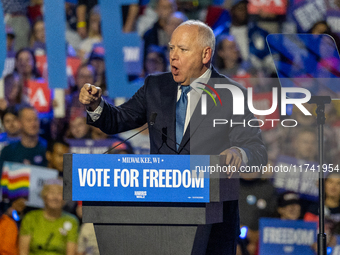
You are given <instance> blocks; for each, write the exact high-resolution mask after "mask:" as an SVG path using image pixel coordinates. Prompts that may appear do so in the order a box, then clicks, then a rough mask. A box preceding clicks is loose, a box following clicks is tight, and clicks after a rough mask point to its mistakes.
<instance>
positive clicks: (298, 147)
mask: <svg viewBox="0 0 340 255" xmlns="http://www.w3.org/2000/svg"><path fill="white" fill-rule="evenodd" d="M293 151H294V153H293V155H292V156H294V157H295V158H297V159H302V160H307V161H314V162H316V161H317V152H318V151H317V136H316V132H315V130H314V129H313V128H311V127H309V128H308V127H305V128H301V129H300V130H299V131H298V132H297V133H296V135H294V137H293Z"/></svg>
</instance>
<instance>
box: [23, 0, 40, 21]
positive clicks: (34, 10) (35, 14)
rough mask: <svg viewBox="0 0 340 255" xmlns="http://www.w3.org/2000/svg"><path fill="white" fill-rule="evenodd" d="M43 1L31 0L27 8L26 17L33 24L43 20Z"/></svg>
mask: <svg viewBox="0 0 340 255" xmlns="http://www.w3.org/2000/svg"><path fill="white" fill-rule="evenodd" d="M43 9H44V0H31V1H30V6H28V10H27V16H28V18H29V20H30V22H31V24H33V23H34V22H36V21H37V20H39V19H42V18H43V14H44V10H43Z"/></svg>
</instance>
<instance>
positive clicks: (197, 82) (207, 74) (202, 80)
mask: <svg viewBox="0 0 340 255" xmlns="http://www.w3.org/2000/svg"><path fill="white" fill-rule="evenodd" d="M210 77H211V68H208V69H207V70H206V71H205V72H204V73H203V74H202V75H201V76H200V77H198V78H197V79H195V80H194V81H193V82H192V83H190V86H191V87H192V89H193V90H194V91H196V92H199V93H201V92H202V90H200V89H198V87H199V88H202V87H203V88H204V87H205V86H204V85H203V84H201V83H207V82H208V80H209V79H210ZM180 87H181V84H178V89H180Z"/></svg>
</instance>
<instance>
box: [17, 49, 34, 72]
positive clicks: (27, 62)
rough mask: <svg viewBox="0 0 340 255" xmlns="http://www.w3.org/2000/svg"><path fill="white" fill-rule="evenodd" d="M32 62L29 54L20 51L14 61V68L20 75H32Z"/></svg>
mask: <svg viewBox="0 0 340 255" xmlns="http://www.w3.org/2000/svg"><path fill="white" fill-rule="evenodd" d="M33 65H34V61H33V58H32V55H31V53H29V52H28V51H22V52H21V53H20V54H19V56H18V59H17V61H16V67H17V69H18V72H19V73H20V74H25V75H29V74H31V73H32V70H33Z"/></svg>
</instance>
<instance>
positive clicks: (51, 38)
mask: <svg viewBox="0 0 340 255" xmlns="http://www.w3.org/2000/svg"><path fill="white" fill-rule="evenodd" d="M44 9H45V13H44V19H45V31H46V52H47V66H48V86H49V87H50V88H65V89H66V88H67V87H68V84H67V76H66V39H65V30H66V24H65V23H66V17H65V1H63V0H54V1H45V2H44Z"/></svg>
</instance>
